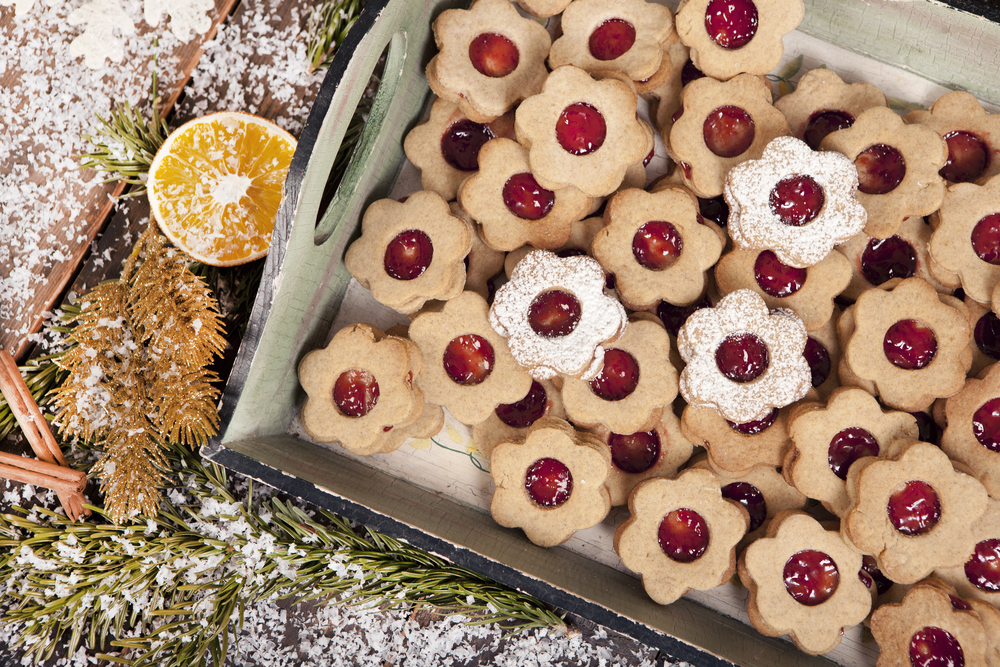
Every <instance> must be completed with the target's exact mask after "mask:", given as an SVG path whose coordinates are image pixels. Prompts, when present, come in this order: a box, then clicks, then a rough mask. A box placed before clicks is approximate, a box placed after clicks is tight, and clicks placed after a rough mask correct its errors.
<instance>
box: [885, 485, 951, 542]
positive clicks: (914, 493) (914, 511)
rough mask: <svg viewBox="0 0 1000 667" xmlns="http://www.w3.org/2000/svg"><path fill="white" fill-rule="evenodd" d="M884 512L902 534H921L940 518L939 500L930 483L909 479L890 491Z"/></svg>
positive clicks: (934, 524)
mask: <svg viewBox="0 0 1000 667" xmlns="http://www.w3.org/2000/svg"><path fill="white" fill-rule="evenodd" d="M886 512H888V514H889V521H890V522H891V523H892V525H893V527H894V528H895V529H896V530H898V531H899V532H900V533H902V534H903V535H923V534H924V533H927V532H928V531H930V529H931V528H933V527H934V526H936V525H937V522H938V521H940V520H941V501H940V500H939V499H938V495H937V493H936V492H935V491H934V488H933V487H932V486H931V485H930V484H928V483H927V482H922V481H920V480H919V479H911V480H910V481H909V482H904V483H903V484H900V485H899V486H898V487H896V489H895V490H894V491H893V492H892V495H891V496H889V504H888V505H886Z"/></svg>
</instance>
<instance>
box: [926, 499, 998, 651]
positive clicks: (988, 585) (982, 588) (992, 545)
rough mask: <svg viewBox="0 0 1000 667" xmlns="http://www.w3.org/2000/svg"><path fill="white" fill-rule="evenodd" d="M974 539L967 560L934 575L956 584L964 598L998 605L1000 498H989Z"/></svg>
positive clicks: (974, 530) (978, 521)
mask: <svg viewBox="0 0 1000 667" xmlns="http://www.w3.org/2000/svg"><path fill="white" fill-rule="evenodd" d="M972 539H973V541H974V542H975V546H974V547H973V548H972V549H971V550H970V551H969V552H968V553H967V554H966V560H965V562H964V563H962V564H961V565H956V566H955V567H948V568H938V569H936V570H934V576H935V577H940V578H941V579H943V580H944V581H946V582H947V583H948V584H950V585H952V586H954V587H955V588H956V589H957V590H958V592H959V593H960V594H961V595H962V597H964V598H975V599H978V600H983V601H985V602H988V603H991V604H993V605H997V604H998V603H1000V572H997V569H996V563H997V559H1000V499H994V498H990V499H989V501H987V503H986V511H985V512H983V515H982V516H981V517H979V519H977V520H976V521H975V522H974V523H973V524H972ZM994 608H996V607H994ZM995 636H996V637H997V638H1000V635H995Z"/></svg>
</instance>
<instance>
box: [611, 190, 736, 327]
mask: <svg viewBox="0 0 1000 667" xmlns="http://www.w3.org/2000/svg"><path fill="white" fill-rule="evenodd" d="M604 220H605V227H604V229H602V230H601V231H600V232H599V233H598V234H597V236H596V238H595V239H594V243H593V248H592V251H593V254H594V257H595V258H596V259H597V261H599V262H600V263H601V266H603V267H604V268H605V270H607V271H608V272H610V273H613V274H614V276H615V289H617V290H618V294H619V295H620V296H621V299H622V301H623V302H624V303H625V304H626V305H627V306H628V307H629V308H632V309H633V310H652V309H653V308H655V307H656V305H657V304H658V303H659V302H660V301H667V302H669V303H673V304H677V305H681V306H686V305H688V304H691V303H693V302H694V301H696V300H697V299H698V297H699V296H700V295H701V294H702V293H703V292H704V291H705V272H706V271H707V270H708V269H710V268H711V267H712V265H713V264H715V262H716V261H717V260H718V259H719V254H720V253H721V252H722V248H723V241H722V240H721V239H720V238H719V236H718V235H717V234H716V233H715V232H714V231H713V230H712V229H711V228H709V227H708V226H706V225H704V224H700V223H699V214H698V207H697V202H696V200H695V198H694V196H693V195H692V194H691V193H690V192H689V191H688V190H687V189H685V188H682V187H677V186H674V187H670V188H665V189H662V190H660V191H659V192H656V193H648V192H644V191H642V190H638V189H629V190H623V191H622V192H619V193H618V194H616V195H615V196H614V197H613V198H612V199H611V201H610V202H609V203H608V205H607V208H606V209H605V211H604Z"/></svg>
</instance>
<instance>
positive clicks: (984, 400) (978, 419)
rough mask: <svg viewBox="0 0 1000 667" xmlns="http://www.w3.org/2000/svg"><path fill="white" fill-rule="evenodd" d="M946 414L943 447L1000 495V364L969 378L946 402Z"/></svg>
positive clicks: (994, 494)
mask: <svg viewBox="0 0 1000 667" xmlns="http://www.w3.org/2000/svg"><path fill="white" fill-rule="evenodd" d="M945 415H946V418H947V422H948V425H947V427H945V429H944V434H943V435H942V436H941V449H943V450H944V451H945V452H947V453H948V456H950V457H951V458H953V459H954V460H956V461H960V462H961V463H964V464H965V465H967V466H968V467H969V468H970V470H971V471H972V474H973V475H975V476H976V477H977V478H978V479H979V481H980V482H982V483H983V486H985V487H986V490H987V491H988V492H989V493H990V495H991V496H993V497H994V498H1000V364H993V365H992V366H990V367H989V370H987V372H986V375H985V376H984V377H983V379H981V380H977V379H975V378H969V379H968V380H966V381H965V386H963V387H962V389H961V391H959V392H958V393H957V394H955V395H954V396H952V397H951V398H949V399H948V400H947V401H946V402H945Z"/></svg>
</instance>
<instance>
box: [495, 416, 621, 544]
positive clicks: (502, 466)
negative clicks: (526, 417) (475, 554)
mask: <svg viewBox="0 0 1000 667" xmlns="http://www.w3.org/2000/svg"><path fill="white" fill-rule="evenodd" d="M610 466H611V455H610V454H609V453H608V451H607V448H605V447H604V446H603V445H601V443H600V441H598V440H597V438H595V437H594V436H592V435H589V434H584V433H580V432H578V431H575V430H574V429H573V427H572V426H570V425H569V424H567V423H566V422H564V421H562V420H558V419H552V418H543V419H540V420H538V422H536V424H535V426H534V427H533V428H532V429H531V432H530V433H529V434H528V436H527V438H526V439H525V440H524V442H523V443H518V442H503V443H500V444H498V445H497V446H496V447H494V449H493V454H492V456H491V457H490V474H491V475H492V476H493V482H494V483H495V484H496V491H495V492H494V493H493V500H492V501H491V502H490V513H491V514H492V515H493V520H494V521H496V522H497V523H498V524H500V525H501V526H505V527H507V528H521V529H522V530H524V534H525V535H527V536H528V539H529V540H531V541H532V542H534V543H535V544H537V545H538V546H540V547H554V546H556V545H558V544H562V543H563V542H565V541H566V540H568V539H569V538H570V537H572V536H573V533H575V532H576V531H578V530H583V529H584V528H590V527H591V526H594V525H596V524H598V523H600V522H601V521H603V520H604V517H605V516H607V514H608V511H609V510H610V509H611V501H610V498H609V496H608V489H607V487H606V486H605V485H604V481H605V480H606V479H607V476H608V470H609V469H610Z"/></svg>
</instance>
